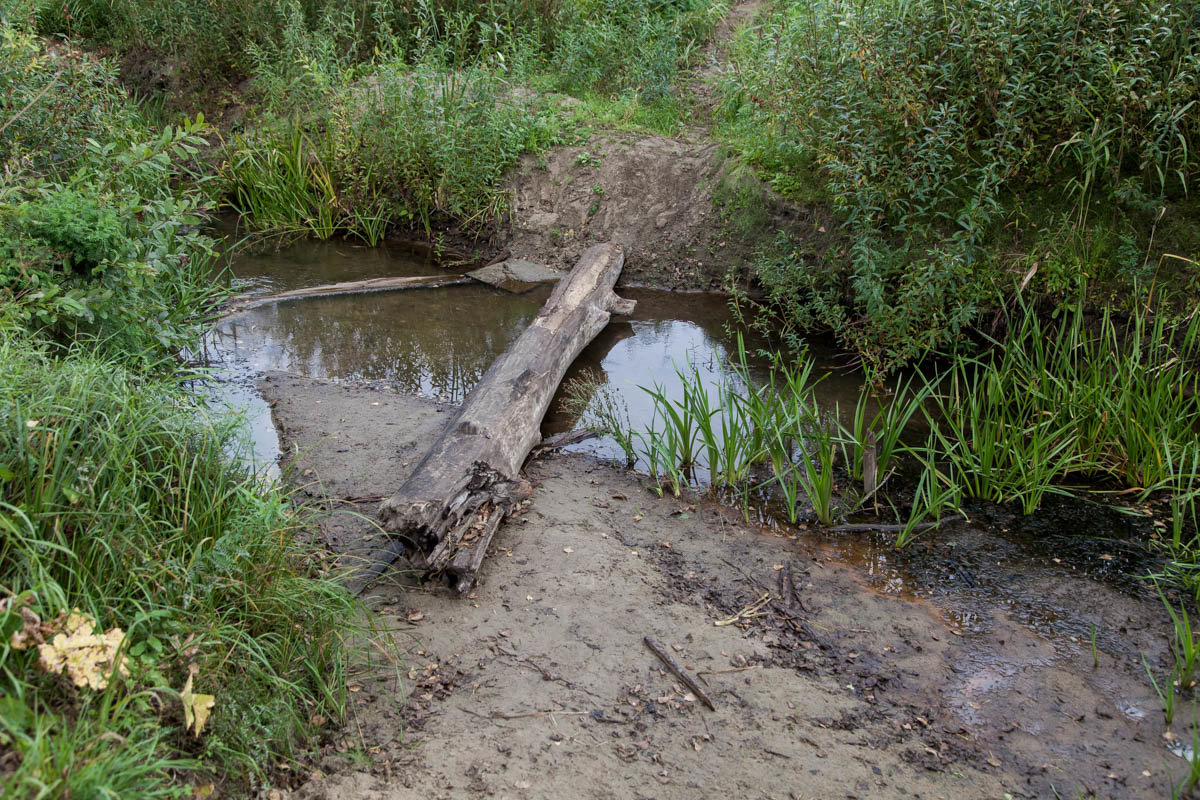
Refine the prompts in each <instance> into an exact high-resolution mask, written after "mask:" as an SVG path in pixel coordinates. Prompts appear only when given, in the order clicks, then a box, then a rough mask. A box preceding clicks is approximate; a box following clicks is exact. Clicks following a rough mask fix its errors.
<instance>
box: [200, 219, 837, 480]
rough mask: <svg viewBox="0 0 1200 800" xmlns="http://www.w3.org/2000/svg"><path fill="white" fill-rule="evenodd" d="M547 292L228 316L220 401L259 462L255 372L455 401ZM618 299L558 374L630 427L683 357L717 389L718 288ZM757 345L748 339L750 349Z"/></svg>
mask: <svg viewBox="0 0 1200 800" xmlns="http://www.w3.org/2000/svg"><path fill="white" fill-rule="evenodd" d="M232 269H233V272H234V276H235V279H236V281H237V284H238V286H239V288H240V289H241V291H243V292H245V293H247V294H265V293H271V292H279V291H284V290H288V289H297V288H304V287H308V286H314V285H319V284H323V283H330V282H336V281H344V280H361V279H365V278H373V277H380V276H384V275H403V276H409V275H429V274H437V272H438V270H437V268H436V267H434V266H432V265H431V264H430V263H429V262H428V261H426V260H422V259H419V258H416V257H413V256H410V255H406V254H403V253H398V252H394V251H391V252H389V251H387V250H385V249H375V250H370V249H366V248H357V247H354V246H350V245H346V244H333V243H312V242H303V243H300V244H296V245H293V246H291V247H288V248H285V249H282V250H280V251H277V252H268V253H251V254H246V255H243V256H240V257H238V258H236V259H235V260H234V261H233V264H232ZM549 291H550V290H549V287H543V288H540V289H537V290H535V291H532V292H527V293H525V294H515V293H510V292H505V291H500V290H497V289H493V288H491V287H489V286H485V285H483V284H480V285H467V286H451V287H444V288H438V289H415V290H408V291H399V292H379V293H373V294H364V295H353V296H335V297H324V298H311V299H305V300H299V301H293V302H288V303H278V304H274V305H269V306H264V307H261V308H258V309H254V310H252V311H249V312H247V313H245V314H242V315H239V316H238V317H236V318H234V319H230V320H227V321H225V322H224V323H223V324H221V325H220V326H219V327H218V328H217V330H216V331H215V332H214V333H213V335H212V337H211V339H210V351H211V353H212V355H213V356H214V357H215V359H216V360H217V361H218V362H220V363H221V364H222V365H223V369H224V370H225V374H226V376H227V379H226V384H225V387H224V389H223V392H224V394H226V395H227V401H228V402H229V403H230V404H231V405H233V406H235V407H236V406H240V407H243V408H245V409H246V412H247V416H248V417H249V420H250V423H251V427H252V430H253V437H254V449H255V453H256V455H257V457H258V459H259V460H260V461H263V462H270V461H272V460H274V458H275V456H276V455H277V454H278V444H277V442H276V441H275V440H274V430H273V427H272V425H271V421H270V415H269V413H268V412H267V409H266V407H265V405H264V404H263V403H262V401H261V400H260V399H257V393H256V391H255V390H254V389H253V383H254V379H255V377H256V376H257V375H260V374H262V373H264V372H267V371H273V370H279V371H286V372H293V373H297V374H300V375H304V376H306V377H311V378H322V379H328V380H332V381H338V382H352V383H358V384H363V383H366V384H374V385H379V386H385V387H388V388H391V389H395V390H398V391H401V392H405V393H408V394H417V395H421V396H425V397H433V398H438V399H443V400H448V401H451V402H460V401H461V400H462V399H463V398H464V397H465V396H466V394H467V393H468V392H469V391H470V390H471V388H472V387H473V386H474V385H475V384H476V383H477V382H478V380H479V379H480V378H481V377H482V376H483V373H484V372H485V371H486V370H487V368H488V366H490V364H491V363H492V361H493V360H495V358H496V357H497V356H498V355H499V354H500V353H502V352H503V351H504V350H505V349H506V348H507V347H508V346H509V345H510V344H511V343H512V342H513V341H514V340H515V339H516V338H517V337H518V336H519V335H520V334H521V332H522V331H523V330H524V329H525V327H526V325H528V323H529V321H530V320H531V319H532V318H533V317H534V316H535V315H536V314H537V312H538V310H539V309H540V308H541V305H542V303H543V302H544V301H545V299H546V297H547V296H548V295H549ZM621 294H622V295H623V296H625V297H628V298H630V299H633V300H636V301H637V308H636V310H635V311H634V313H633V314H632V315H630V316H628V317H615V318H614V319H613V320H612V322H610V323H609V325H608V327H606V328H605V330H604V331H603V332H601V334H600V335H599V336H598V337H597V338H596V340H595V341H593V342H592V343H591V344H590V345H589V346H588V347H587V348H586V349H585V350H584V352H583V353H582V354H581V355H580V357H579V359H577V361H576V363H575V364H574V365H573V366H572V367H571V370H570V371H569V372H568V374H567V380H568V381H569V380H570V379H571V378H573V377H577V376H579V375H581V374H583V373H584V372H590V373H592V374H593V375H595V376H596V377H597V378H598V379H599V381H600V382H601V383H603V384H606V385H607V386H609V387H612V388H613V389H614V390H615V391H616V394H617V396H618V397H619V401H620V402H621V403H622V404H624V405H625V406H626V407H628V410H629V421H630V423H631V424H632V426H633V429H634V430H638V429H641V428H644V427H645V426H647V425H649V424H650V423H651V419H652V416H653V408H654V406H653V402H652V400H651V398H650V396H649V395H648V394H647V393H646V392H645V391H643V390H642V389H641V388H639V387H641V386H646V387H654V386H656V385H657V386H659V387H661V388H662V389H663V390H664V391H665V392H666V394H667V395H668V396H671V397H678V396H680V395H681V393H682V392H681V381H680V379H679V376H678V375H677V373H676V371H675V370H676V367H679V368H681V369H684V368H687V366H688V365H689V364H690V365H693V366H694V367H695V369H696V371H697V373H698V374H699V375H700V376H701V377H702V378H703V379H704V380H705V381H706V382H707V383H709V384H710V385H715V383H716V381H717V380H718V379H719V377H720V375H721V370H722V365H723V364H724V363H725V362H726V360H727V359H728V358H729V356H730V355H731V346H730V337H729V334H728V330H727V326H728V323H729V321H730V313H729V309H728V307H727V305H726V300H725V298H724V297H721V296H718V295H711V294H690V295H680V294H678V293H671V292H661V291H652V290H644V289H628V290H623V291H622V292H621ZM761 344H762V342H758V341H751V342H749V347H750V349H754V348H755V347H757V346H760V345H761ZM815 354H816V356H817V360H818V365H819V366H820V367H821V372H822V373H824V372H828V373H829V375H828V377H827V378H826V379H825V380H824V381H822V383H821V384H820V387H819V388H820V395H821V400H822V403H823V404H825V405H827V406H828V407H830V408H832V407H833V406H834V405H835V404H837V405H840V406H841V407H842V408H852V407H853V404H854V401H855V398H856V397H857V393H858V387H859V379H858V377H857V376H855V375H853V374H852V373H849V372H846V371H842V370H837V369H836V367H837V365H836V363H834V359H835V357H836V355H835V354H834V353H833V352H832V351H819V350H818V351H816V352H815ZM758 371H759V373H761V372H762V370H761V369H759V370H758ZM562 399H563V395H562V392H560V393H559V396H558V397H556V398H555V400H554V402H553V403H552V404H551V410H550V413H549V414H548V415H547V419H546V420H545V424H544V426H543V427H544V432H545V433H546V434H547V435H550V434H553V433H558V432H562V431H566V430H570V429H571V428H572V427H574V426H575V425H577V424H578V419H577V418H570V417H568V416H566V415H565V414H564V413H562V412H561V410H560V407H561V400H562ZM594 402H597V400H595V399H593V403H594ZM573 449H576V450H582V451H586V452H590V453H593V454H595V455H598V456H601V457H612V458H616V457H618V456H619V455H620V450H619V448H618V447H617V446H616V444H615V443H613V442H610V441H606V440H593V441H590V442H585V443H581V444H578V445H574V446H573Z"/></svg>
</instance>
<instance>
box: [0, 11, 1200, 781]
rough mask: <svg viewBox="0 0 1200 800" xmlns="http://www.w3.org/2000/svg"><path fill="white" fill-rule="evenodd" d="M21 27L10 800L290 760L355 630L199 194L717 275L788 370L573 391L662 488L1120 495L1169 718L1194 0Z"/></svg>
mask: <svg viewBox="0 0 1200 800" xmlns="http://www.w3.org/2000/svg"><path fill="white" fill-rule="evenodd" d="M0 20H2V23H0V24H2V29H0V37H2V38H0V160H2V164H0V323H2V325H0V327H2V333H0V336H2V340H0V532H2V533H3V538H2V540H0V634H2V635H0V682H2V683H3V691H0V790H3V792H4V794H5V795H6V796H8V795H10V794H11V795H12V796H14V797H42V796H62V797H66V796H99V795H100V794H106V795H107V796H112V795H118V796H124V797H135V796H164V797H166V796H181V795H183V794H187V793H196V792H199V793H200V794H198V795H197V796H205V795H204V793H205V792H211V791H216V792H221V793H231V794H239V793H241V794H245V793H252V792H255V791H258V790H260V789H265V788H266V787H268V786H270V785H279V784H281V783H284V782H286V781H285V780H284V778H281V777H280V776H281V775H283V774H284V773H286V772H288V771H289V769H290V765H291V764H293V763H299V760H300V759H301V758H302V756H301V755H299V754H302V753H304V752H306V748H311V747H313V746H315V745H316V743H318V742H319V741H322V739H321V737H322V736H324V735H326V734H327V733H328V731H329V730H331V729H335V728H337V726H338V725H339V724H340V722H341V720H342V719H343V717H344V715H345V714H346V710H347V683H348V681H347V679H346V669H347V665H348V664H350V663H353V662H355V660H356V659H361V657H362V654H361V651H362V650H363V649H364V647H366V648H370V647H373V645H363V644H362V643H363V642H364V641H371V640H372V639H373V637H372V635H371V632H370V631H369V630H367V629H368V628H369V627H370V623H369V622H367V621H366V620H369V619H371V617H370V616H369V615H366V614H365V613H364V611H363V609H362V608H361V607H360V606H359V605H358V602H357V601H356V600H354V599H351V598H350V597H349V596H348V595H347V594H346V593H345V592H344V591H343V590H342V589H340V588H339V586H338V584H337V583H336V582H335V581H333V580H331V579H329V578H328V575H329V572H328V564H326V563H325V562H324V560H323V557H322V556H321V555H320V554H319V553H317V552H315V551H314V550H313V549H312V548H310V547H307V546H301V545H299V544H297V543H296V542H295V541H294V538H293V537H294V536H295V535H296V534H297V533H298V532H300V531H301V530H303V529H304V527H305V525H306V524H307V523H306V521H305V518H304V517H303V516H301V515H300V512H298V511H297V510H296V506H297V504H296V503H293V502H292V499H291V498H289V496H288V495H287V494H286V490H285V489H283V488H280V487H279V486H276V485H273V484H267V483H265V482H264V481H263V480H262V479H261V478H260V477H259V476H256V475H254V474H253V473H251V472H250V471H249V470H248V469H247V468H245V467H243V466H241V465H240V463H241V462H239V461H237V460H236V459H232V458H231V457H230V454H231V453H233V452H235V451H236V450H237V448H238V447H239V442H240V441H241V438H242V433H241V432H240V429H239V427H238V424H237V422H236V421H230V420H227V419H224V418H223V417H222V415H221V414H218V413H215V412H213V411H212V410H211V409H210V408H209V407H208V406H207V405H206V403H205V400H204V397H203V395H202V394H201V393H200V392H199V390H198V389H197V387H196V385H195V383H194V379H195V377H196V371H195V369H196V368H195V366H194V364H193V362H192V354H193V353H195V352H198V351H199V350H200V342H201V338H202V336H203V335H204V334H205V332H206V330H207V329H208V326H209V325H210V324H211V321H212V320H213V318H214V317H215V314H216V312H215V309H217V308H218V306H219V304H220V302H221V301H222V299H223V298H224V296H226V294H227V293H228V290H227V287H226V286H225V284H224V282H222V281H214V280H213V277H212V276H213V275H214V274H216V273H217V272H218V271H219V265H220V263H221V258H222V256H221V255H220V254H219V250H218V247H217V245H216V243H215V241H214V240H213V239H212V238H210V237H209V236H208V235H206V233H205V231H206V230H207V229H208V228H207V227H206V226H207V224H208V222H209V221H210V220H211V218H212V216H213V215H214V214H215V213H217V212H218V211H222V210H224V211H228V212H233V213H235V214H237V215H238V217H239V221H240V224H241V225H242V226H244V228H245V229H247V230H249V231H252V232H254V233H255V234H256V235H257V236H259V237H260V240H261V241H265V242H267V243H268V245H270V244H271V243H275V242H282V241H285V240H294V239H296V238H299V237H317V238H321V239H334V238H338V239H347V240H352V241H356V242H358V243H361V244H363V245H367V246H375V245H378V244H381V243H382V242H384V241H385V240H387V239H389V238H391V239H400V238H403V239H409V240H413V239H415V240H420V241H422V242H427V243H431V244H432V245H433V247H434V249H435V250H439V251H443V252H448V251H450V250H454V251H466V252H467V253H469V254H471V255H472V257H475V258H478V259H479V260H484V261H486V260H491V259H492V258H493V257H497V256H499V255H503V254H504V253H505V252H507V253H509V254H512V255H518V256H521V257H525V258H531V259H534V260H540V261H543V262H546V263H550V264H551V265H553V266H562V265H565V264H569V263H571V262H572V261H573V260H574V258H575V256H577V255H578V253H579V252H580V251H581V250H582V249H583V248H584V247H586V246H587V245H588V244H591V243H592V242H594V241H602V240H609V239H612V240H616V241H618V242H620V243H621V244H623V245H624V246H625V248H626V251H627V253H628V260H629V267H627V270H626V275H627V278H626V279H627V280H629V281H631V282H640V283H646V284H651V285H659V286H672V287H681V288H707V287H711V286H714V285H719V286H721V287H723V288H724V289H726V290H727V291H728V292H729V293H730V294H731V295H732V296H733V298H734V299H735V300H736V301H737V306H738V309H739V312H740V314H741V319H742V321H743V322H744V323H745V326H746V327H747V328H749V329H752V330H753V331H755V332H756V333H758V334H763V335H765V336H766V337H767V339H768V341H769V342H771V346H770V349H771V350H773V351H775V352H772V353H769V354H764V355H760V356H756V354H754V353H748V354H743V356H742V357H741V358H735V359H733V363H732V364H731V365H730V368H729V370H728V378H727V380H726V381H725V382H724V383H723V384H721V385H720V386H719V387H717V388H715V389H713V388H706V387H705V386H704V385H703V384H702V382H700V381H699V379H698V378H695V377H694V373H693V372H691V371H689V368H688V367H687V366H686V365H683V364H680V365H679V370H680V372H681V375H680V379H681V382H682V384H683V385H684V386H685V387H687V391H686V392H685V394H684V396H683V397H682V398H677V397H670V396H667V395H666V394H665V393H662V392H659V393H658V394H657V395H656V396H654V401H655V404H656V408H657V410H658V414H657V416H656V418H655V422H654V423H653V424H652V425H651V427H650V428H642V427H636V426H634V425H632V424H631V423H629V422H628V419H627V418H624V417H623V416H622V413H621V408H620V404H619V402H617V401H613V402H612V403H609V404H608V405H607V406H605V407H604V409H606V410H602V411H601V412H599V413H598V412H596V411H590V412H587V415H586V419H585V421H586V424H588V425H590V426H592V427H594V428H595V429H596V430H598V431H601V432H603V433H605V434H606V435H608V436H610V437H612V438H613V439H614V440H615V441H617V442H619V443H620V445H621V447H622V448H623V450H624V452H625V454H626V456H627V460H628V461H629V463H630V464H632V465H634V466H636V467H638V468H639V469H641V470H643V471H645V472H646V473H647V474H648V475H649V476H650V479H651V481H652V484H653V485H654V486H655V487H657V491H658V492H659V493H660V494H663V495H667V496H670V495H682V494H684V493H686V491H687V490H688V489H689V488H691V489H693V490H696V489H706V488H709V487H712V488H715V489H716V490H717V491H718V492H719V493H722V495H723V496H724V497H725V498H726V499H727V500H730V501H731V504H732V505H733V506H735V507H739V508H742V509H744V510H745V511H746V513H747V514H752V513H757V512H755V511H754V509H755V508H758V507H760V506H765V507H769V508H771V509H772V511H771V513H773V514H776V515H777V516H779V517H780V518H781V519H783V520H786V521H787V522H789V523H792V524H795V525H802V524H803V525H812V526H814V527H816V526H820V527H824V528H831V527H838V526H843V527H844V526H867V525H869V526H873V527H874V528H876V529H886V530H887V531H888V532H889V534H894V535H895V539H894V542H893V544H894V545H895V546H896V547H901V548H902V547H905V546H907V545H908V544H910V543H911V542H912V541H914V540H915V539H916V538H917V537H918V536H925V537H932V536H936V533H934V532H933V531H934V530H935V529H936V528H937V527H938V526H939V525H940V524H942V523H943V522H944V521H947V520H950V519H956V518H958V517H960V516H962V515H964V514H965V515H967V516H971V515H974V514H975V513H976V509H977V508H979V507H980V504H990V506H993V507H994V506H1001V507H1005V508H1011V509H1013V510H1014V511H1015V513H1017V514H1019V515H1022V516H1025V515H1036V514H1037V513H1039V512H1040V511H1041V510H1042V509H1044V508H1045V507H1046V504H1047V503H1048V502H1049V501H1050V500H1056V499H1057V498H1060V497H1064V496H1065V497H1068V498H1070V499H1071V500H1072V501H1079V502H1083V503H1087V504H1096V503H1099V504H1103V505H1114V506H1118V507H1120V508H1121V509H1122V510H1123V511H1124V512H1126V513H1128V514H1131V515H1136V516H1137V517H1138V518H1139V519H1141V520H1143V521H1145V526H1144V530H1145V533H1144V534H1143V535H1141V538H1142V539H1144V540H1145V541H1144V542H1143V544H1145V545H1146V546H1147V547H1149V548H1150V549H1151V552H1153V553H1154V554H1155V561H1154V564H1155V565H1156V566H1155V567H1154V569H1153V570H1151V572H1153V577H1154V578H1156V580H1157V582H1158V585H1159V586H1160V587H1161V589H1162V591H1163V592H1164V595H1163V596H1164V599H1165V601H1166V604H1167V607H1168V608H1170V612H1171V616H1172V618H1173V619H1174V620H1175V623H1176V624H1175V625H1174V626H1173V627H1174V628H1175V632H1174V634H1173V636H1174V639H1173V641H1174V652H1175V654H1176V657H1175V658H1174V659H1173V660H1172V663H1173V666H1172V664H1171V663H1168V664H1166V665H1165V667H1162V668H1160V667H1159V665H1155V666H1153V668H1151V667H1148V668H1147V671H1148V672H1149V673H1150V679H1151V680H1152V681H1154V686H1155V688H1156V689H1158V696H1159V697H1160V698H1161V699H1162V701H1163V703H1164V705H1165V706H1166V707H1167V708H1166V709H1164V711H1165V714H1166V715H1167V717H1168V720H1167V721H1168V724H1169V723H1170V717H1171V716H1172V711H1171V709H1173V707H1174V706H1173V704H1174V702H1175V700H1176V696H1177V695H1178V697H1179V698H1180V699H1181V701H1186V702H1187V703H1188V704H1189V705H1190V704H1191V702H1192V701H1194V699H1195V698H1194V697H1193V696H1192V695H1193V686H1192V680H1191V678H1192V675H1193V666H1194V664H1193V662H1194V658H1192V656H1193V655H1194V653H1195V652H1196V651H1197V643H1196V641H1195V640H1194V637H1193V636H1192V633H1191V631H1190V625H1189V624H1187V622H1186V620H1187V617H1186V614H1187V613H1188V609H1191V610H1192V612H1191V613H1193V614H1194V613H1195V608H1196V602H1197V597H1198V596H1200V568H1198V567H1197V563H1198V562H1197V559H1198V558H1200V541H1198V540H1197V516H1198V515H1197V504H1196V501H1197V498H1198V497H1200V478H1198V477H1197V474H1198V472H1200V443H1198V441H1197V439H1198V437H1197V430H1198V427H1197V426H1198V423H1200V392H1198V391H1197V390H1198V388H1200V387H1198V386H1197V380H1198V378H1197V376H1198V375H1200V370H1198V369H1197V367H1198V364H1197V361H1198V354H1197V348H1198V347H1200V327H1198V326H1200V321H1198V317H1197V314H1196V312H1197V306H1196V302H1197V301H1196V298H1197V297H1198V296H1200V280H1198V279H1200V265H1198V262H1197V259H1198V254H1200V206H1198V205H1197V201H1196V198H1195V196H1194V192H1195V184H1196V176H1197V172H1198V170H1200V156H1198V155H1197V145H1198V144H1200V104H1197V100H1200V3H1198V2H1195V1H1194V0H1188V1H1187V2H1165V1H1159V2H1154V1H1152V0H1058V1H1057V2H1049V0H1020V1H1019V2H1013V3H1004V4H996V3H991V2H984V1H983V0H954V2H949V3H947V2H932V0H914V1H913V2H908V3H892V2H886V1H885V0H868V2H863V3H843V2H839V1H838V0H821V2H816V3H812V2H799V1H798V0H774V2H761V3H757V2H749V3H748V2H740V3H735V4H732V5H730V4H728V3H724V2H719V1H718V0H490V1H489V2H484V3H475V2H460V1H459V0H417V1H416V2H412V1H409V0H356V2H350V3H329V2H322V0H291V1H290V2H289V1H286V0H244V2H238V3H232V4H226V3H218V4H213V3H209V2H206V1H201V0H171V1H170V2H165V3H150V2H138V1H137V0H105V2H91V1H90V0H77V1H75V2H66V3H62V2H44V1H43V0H0ZM828 335H831V336H832V337H834V338H835V339H836V341H837V343H838V344H839V346H840V347H841V348H842V349H843V350H844V351H845V353H846V354H848V357H849V358H851V359H852V360H853V361H854V362H855V363H856V364H857V365H859V366H861V368H862V369H863V371H864V385H865V388H864V390H863V392H862V394H861V396H860V397H859V398H858V400H857V403H856V404H853V405H854V407H853V408H842V409H837V410H834V409H830V408H827V407H821V406H820V405H819V404H818V403H817V402H816V401H815V399H814V397H815V395H814V393H813V385H814V384H815V383H816V382H817V381H818V379H819V378H820V376H821V372H822V369H821V368H819V367H818V366H817V365H816V362H815V360H814V359H813V358H812V356H811V354H810V352H809V351H808V350H807V348H806V344H805V340H806V338H811V337H814V336H828ZM756 358H761V359H765V363H768V364H770V365H772V366H771V367H770V368H769V369H767V375H768V378H767V380H766V382H765V383H763V382H761V381H758V382H755V381H752V380H750V370H751V368H752V365H753V364H754V363H759V362H756V361H755V359H756ZM754 387H758V388H754ZM647 389H648V390H650V391H651V392H654V391H655V387H652V386H649V387H647ZM576 391H577V395H578V397H581V398H582V399H583V400H584V405H586V400H587V399H588V398H590V397H593V396H595V395H596V393H597V392H602V391H603V390H602V387H597V386H590V387H589V386H586V385H584V384H579V385H578V386H577V390H576ZM1143 577H1144V575H1143ZM348 619H353V620H364V622H363V623H362V625H363V626H364V629H363V630H350V631H348V630H347V629H346V626H345V622H346V620H348ZM698 749H699V748H697V750H698ZM1189 764H1190V765H1191V766H1192V767H1193V769H1192V771H1191V772H1190V774H1189V775H1188V776H1186V777H1185V778H1184V779H1183V783H1182V784H1180V785H1179V786H1177V787H1176V790H1177V791H1179V792H1184V791H1190V789H1191V788H1192V786H1193V785H1194V784H1195V783H1196V781H1197V778H1200V766H1197V764H1200V762H1197V760H1196V754H1195V750H1194V749H1193V751H1192V755H1191V758H1190V759H1189Z"/></svg>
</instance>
